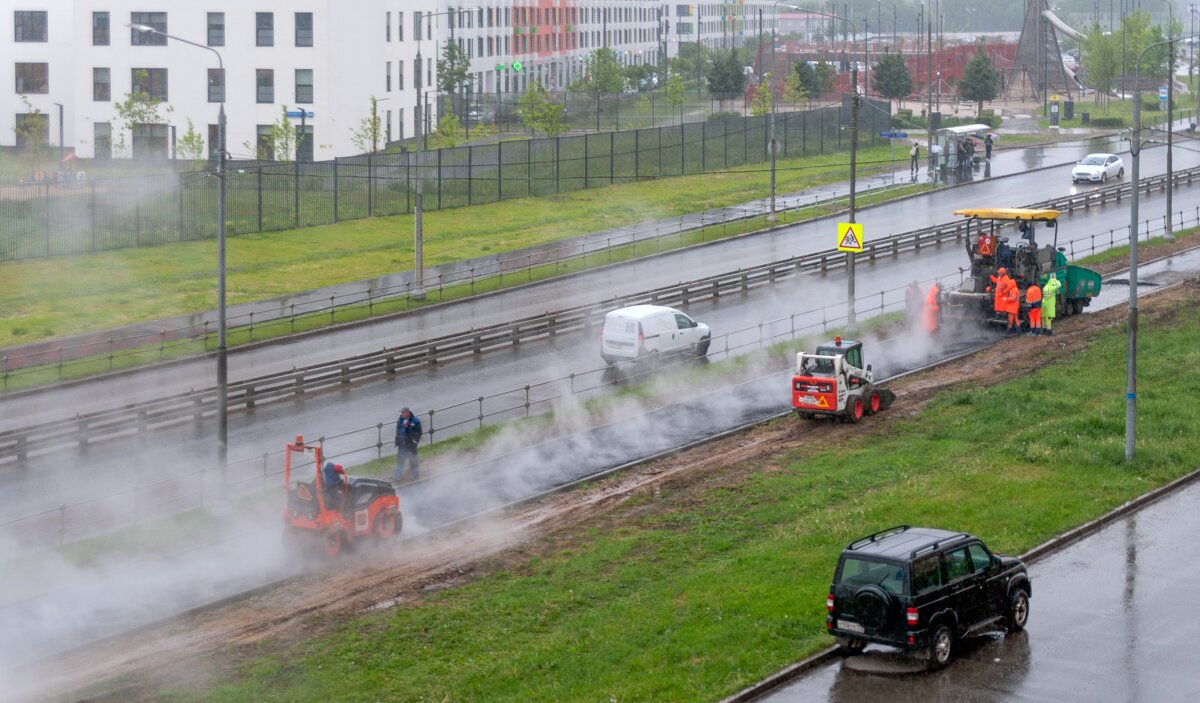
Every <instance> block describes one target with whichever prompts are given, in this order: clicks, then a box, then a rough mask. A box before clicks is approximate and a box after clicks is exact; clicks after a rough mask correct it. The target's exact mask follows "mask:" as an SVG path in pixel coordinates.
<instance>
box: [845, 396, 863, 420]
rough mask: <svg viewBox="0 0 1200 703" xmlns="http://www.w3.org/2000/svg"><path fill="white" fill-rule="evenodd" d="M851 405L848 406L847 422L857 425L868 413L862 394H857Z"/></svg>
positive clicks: (850, 401) (851, 400)
mask: <svg viewBox="0 0 1200 703" xmlns="http://www.w3.org/2000/svg"><path fill="white" fill-rule="evenodd" d="M848 402H849V403H850V407H848V408H846V415H845V417H846V422H849V423H851V424H854V425H857V424H858V423H860V422H862V419H863V415H864V414H865V413H866V404H865V403H863V399H862V396H861V395H856V396H854V397H853V398H851V399H850V400H849V401H848Z"/></svg>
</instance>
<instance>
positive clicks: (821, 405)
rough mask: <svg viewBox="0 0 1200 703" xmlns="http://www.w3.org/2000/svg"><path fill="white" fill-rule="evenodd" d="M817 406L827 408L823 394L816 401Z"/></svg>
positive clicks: (827, 403) (827, 404)
mask: <svg viewBox="0 0 1200 703" xmlns="http://www.w3.org/2000/svg"><path fill="white" fill-rule="evenodd" d="M817 407H818V408H828V407H829V402H828V401H827V400H825V396H821V398H820V399H819V400H818V401H817Z"/></svg>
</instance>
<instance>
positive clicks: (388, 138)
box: [383, 110, 392, 147]
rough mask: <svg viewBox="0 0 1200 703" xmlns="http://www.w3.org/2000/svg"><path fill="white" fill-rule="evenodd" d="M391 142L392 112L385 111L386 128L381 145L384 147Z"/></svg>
mask: <svg viewBox="0 0 1200 703" xmlns="http://www.w3.org/2000/svg"><path fill="white" fill-rule="evenodd" d="M390 141H392V111H391V110H388V111H387V127H386V129H385V131H384V138H383V145H384V146H385V147H386V146H387V144H388V142H390Z"/></svg>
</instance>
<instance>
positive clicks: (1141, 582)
mask: <svg viewBox="0 0 1200 703" xmlns="http://www.w3.org/2000/svg"><path fill="white" fill-rule="evenodd" d="M1198 531H1200V484H1197V483H1193V484H1192V485H1191V486H1190V487H1188V488H1186V489H1184V490H1182V491H1180V492H1179V493H1176V494H1175V495H1173V496H1170V497H1167V498H1165V499H1163V500H1161V501H1159V502H1157V503H1154V504H1152V505H1150V506H1149V507H1146V508H1144V509H1142V510H1141V511H1140V512H1138V513H1135V514H1133V515H1130V516H1127V517H1125V518H1122V519H1120V520H1118V521H1116V522H1114V523H1112V524H1111V525H1108V526H1107V527H1105V528H1104V529H1103V530H1101V531H1100V532H1097V533H1095V534H1093V535H1092V536H1090V537H1088V538H1086V539H1084V540H1082V541H1080V542H1078V543H1076V544H1074V545H1072V546H1070V547H1067V548H1066V549H1065V550H1063V551H1061V552H1058V553H1056V554H1053V555H1051V556H1048V557H1046V558H1044V559H1042V560H1041V561H1038V562H1035V563H1034V564H1033V565H1031V566H1030V576H1031V578H1032V580H1033V596H1032V597H1031V598H1030V617H1029V626H1028V627H1027V629H1026V630H1025V632H1021V633H1016V634H1013V635H1008V636H1005V635H1003V634H1000V633H994V634H989V635H986V636H983V637H979V638H976V639H974V640H969V641H967V642H965V643H964V644H963V646H962V647H960V649H959V652H958V659H957V660H956V661H954V662H953V663H952V664H951V665H950V666H949V667H948V668H947V669H945V670H944V671H940V672H937V673H924V672H914V671H913V670H912V667H910V666H908V665H907V663H906V662H897V661H896V657H895V655H894V654H891V653H889V652H887V651H885V650H882V649H879V648H876V647H871V648H869V649H868V650H867V652H866V653H865V654H864V655H863V656H862V657H861V659H862V660H872V659H878V660H881V661H878V662H871V663H863V662H859V661H856V660H855V659H835V660H834V661H833V662H831V663H829V664H826V665H824V666H821V667H820V668H818V669H816V670H814V671H813V672H811V673H810V674H808V675H807V676H805V677H803V678H801V679H799V680H797V681H795V682H793V683H791V684H789V685H787V686H785V687H783V688H781V689H779V690H778V691H775V692H774V693H770V694H767V695H765V696H763V697H761V698H758V699H756V700H759V701H763V702H764V703H801V702H803V703H821V702H827V703H834V702H839V703H840V702H843V701H844V702H845V703H861V702H863V701H883V700H887V701H916V700H932V701H962V702H963V703H976V702H978V703H985V702H991V701H996V702H999V701H1088V702H1089V703H1109V702H1111V703H1128V702H1131V701H1156V702H1157V701H1195V700H1197V699H1198V698H1200V675H1198V674H1197V668H1196V662H1197V658H1196V651H1195V642H1196V640H1197V639H1198V638H1200V617H1197V598H1200V586H1198V585H1197V581H1196V579H1197V569H1196V568H1195V564H1197V563H1200V540H1197V539H1195V535H1196V534H1197V532H1198ZM980 537H982V538H983V539H984V540H985V541H986V540H987V535H986V534H981V535H980ZM1189 564H1191V565H1192V566H1188V565H1189ZM831 568H832V567H831ZM813 607H814V608H817V607H820V608H823V607H824V603H823V602H822V603H814V604H813ZM864 669H868V670H864Z"/></svg>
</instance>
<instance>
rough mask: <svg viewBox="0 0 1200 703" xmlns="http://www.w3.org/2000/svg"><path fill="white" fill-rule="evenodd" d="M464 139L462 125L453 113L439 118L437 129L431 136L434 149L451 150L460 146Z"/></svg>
mask: <svg viewBox="0 0 1200 703" xmlns="http://www.w3.org/2000/svg"><path fill="white" fill-rule="evenodd" d="M463 138H464V135H463V128H462V123H461V122H459V121H458V117H457V116H455V114H454V113H453V112H448V113H446V114H444V115H441V116H440V117H438V125H437V129H436V130H434V132H433V134H431V135H430V140H431V141H432V142H433V148H434V149H450V148H453V147H456V146H458V144H459V142H461V141H462V140H463Z"/></svg>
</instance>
